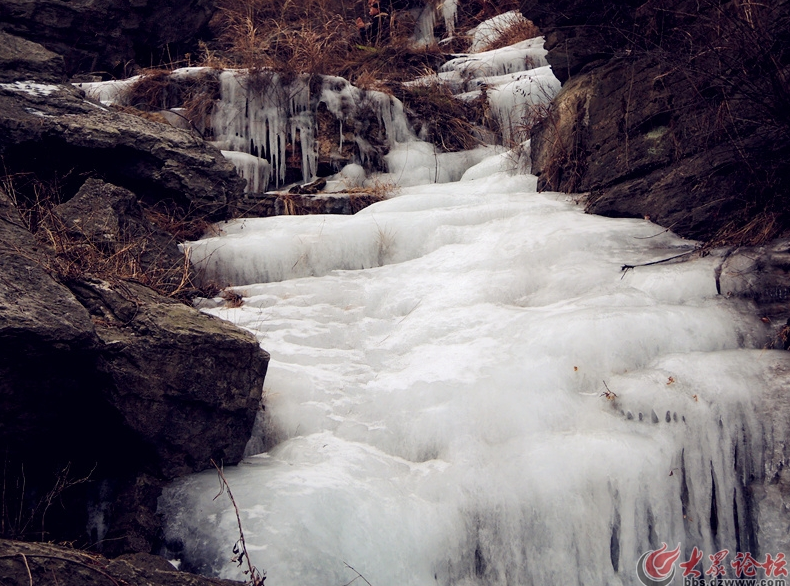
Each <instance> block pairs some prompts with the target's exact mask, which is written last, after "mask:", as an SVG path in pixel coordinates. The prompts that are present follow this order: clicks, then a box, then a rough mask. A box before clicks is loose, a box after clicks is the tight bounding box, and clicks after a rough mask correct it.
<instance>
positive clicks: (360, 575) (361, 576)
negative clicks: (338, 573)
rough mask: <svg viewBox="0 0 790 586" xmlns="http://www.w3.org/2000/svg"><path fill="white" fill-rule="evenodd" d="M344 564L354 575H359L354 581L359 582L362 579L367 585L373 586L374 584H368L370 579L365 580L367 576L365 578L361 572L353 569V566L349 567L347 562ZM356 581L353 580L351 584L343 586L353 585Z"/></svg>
mask: <svg viewBox="0 0 790 586" xmlns="http://www.w3.org/2000/svg"><path fill="white" fill-rule="evenodd" d="M343 564H344V565H345V566H346V567H347V568H348V569H349V570H351V571H352V572H354V573H355V574H356V575H357V577H356V578H354V580H358V579H359V578H362V579H363V580H364V581H365V584H367V585H368V586H373V584H371V583H370V582H368V579H367V578H365V576H363V575H362V574H360V573H359V572H357V571H356V570H355V569H354V568H352V567H351V566H349V565H348V563H347V562H343ZM354 580H351V582H347V583H345V584H343V586H349V584H351V583H352V582H354Z"/></svg>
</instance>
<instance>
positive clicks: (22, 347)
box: [0, 182, 268, 553]
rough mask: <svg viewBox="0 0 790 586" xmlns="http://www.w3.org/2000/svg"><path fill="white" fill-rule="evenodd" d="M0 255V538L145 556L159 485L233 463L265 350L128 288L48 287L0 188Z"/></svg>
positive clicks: (48, 262)
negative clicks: (0, 503) (0, 462)
mask: <svg viewBox="0 0 790 586" xmlns="http://www.w3.org/2000/svg"><path fill="white" fill-rule="evenodd" d="M92 187H93V188H94V189H98V190H99V191H101V189H102V188H105V190H108V191H113V189H114V190H115V192H116V193H115V195H116V196H119V197H118V198H117V199H116V200H115V201H116V202H117V201H119V200H120V201H124V196H126V199H128V193H124V192H123V191H120V193H118V190H117V188H112V186H106V185H102V184H100V183H98V182H93V183H92ZM126 203H127V204H130V205H131V202H129V201H126ZM79 207H80V206H79V205H76V204H75V205H74V206H71V209H67V210H66V211H68V212H69V214H74V213H75V209H78V208H79ZM132 207H133V206H132ZM98 210H99V212H100V215H101V212H102V211H103V212H106V213H105V214H104V216H106V218H105V219H110V220H112V221H115V222H118V217H116V216H113V215H112V214H110V213H109V212H108V210H107V209H104V210H102V208H101V206H98ZM113 211H115V210H113ZM61 212H62V213H64V217H67V218H72V219H74V218H75V215H68V214H66V213H65V212H64V210H61ZM87 219H90V216H88V218H87ZM94 219H95V218H94ZM112 221H111V222H110V224H112ZM85 223H86V224H88V223H89V222H88V221H86V222H85ZM123 223H124V222H123V221H120V222H118V224H123ZM95 225H96V224H94V226H95ZM99 232H100V230H99ZM52 233H53V234H54V232H52ZM0 252H2V254H0V317H2V319H0V397H2V400H3V410H2V412H0V451H1V452H2V453H3V454H4V458H5V460H4V461H5V464H4V468H3V470H4V472H3V476H4V478H3V483H4V486H5V487H6V490H5V492H4V507H5V509H4V510H5V513H4V514H5V515H6V520H7V521H8V522H7V523H4V525H3V530H4V532H5V534H6V535H10V536H14V537H20V538H28V539H30V538H39V539H44V540H70V541H75V542H76V543H78V544H82V545H87V544H97V543H99V545H98V547H99V548H100V549H101V548H103V550H104V551H105V552H111V553H120V552H124V551H151V550H152V549H153V548H155V546H156V545H157V543H158V540H159V538H160V528H159V520H158V518H157V517H156V501H157V498H158V496H159V493H160V491H161V488H162V486H163V485H164V483H165V482H167V481H168V480H171V479H173V478H175V477H177V476H179V475H182V474H187V473H190V472H197V471H200V470H204V469H207V468H209V467H210V466H211V463H210V460H211V459H212V458H213V459H215V460H216V461H218V462H224V463H226V464H233V463H236V462H238V461H239V460H240V459H241V457H242V455H243V452H244V448H245V445H246V443H247V440H248V438H249V436H250V434H251V431H252V426H253V423H254V420H255V416H256V413H257V411H258V408H259V402H260V398H261V392H262V387H263V380H264V377H265V374H266V366H267V364H268V355H267V354H266V353H265V352H264V351H262V350H261V349H260V347H259V345H258V342H257V340H256V339H255V337H254V336H252V335H251V334H249V333H247V332H244V331H242V330H240V329H238V328H236V327H235V326H233V325H232V324H229V323H227V322H224V321H222V320H219V319H216V318H212V317H209V316H207V315H205V314H201V313H199V312H198V311H197V310H195V309H193V308H191V307H188V306H186V305H183V304H180V303H177V302H175V301H173V300H171V299H168V298H165V297H162V296H160V295H157V294H156V293H154V292H153V291H151V290H150V289H148V288H146V287H144V286H142V285H140V284H139V283H135V282H132V281H122V280H118V279H116V280H115V281H114V282H113V283H112V284H109V283H107V282H104V281H100V280H97V279H91V278H86V277H83V278H76V277H73V278H70V279H64V282H65V283H66V284H65V285H64V284H62V283H60V282H58V281H57V280H56V279H55V278H54V277H53V276H52V275H53V274H58V272H59V269H60V268H61V266H60V265H59V264H57V262H56V261H57V260H58V259H57V258H56V257H55V256H53V255H52V254H51V253H50V252H49V250H48V249H47V247H46V245H45V244H43V243H42V242H40V241H39V240H37V239H35V238H34V237H33V236H32V235H31V233H30V232H29V231H28V230H27V226H26V225H25V223H24V221H23V219H22V218H21V217H20V215H19V214H18V213H17V209H16V207H15V205H14V203H13V201H12V198H11V197H9V196H8V195H7V194H5V192H2V191H0Z"/></svg>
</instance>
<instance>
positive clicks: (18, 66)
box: [0, 30, 65, 83]
mask: <svg viewBox="0 0 790 586" xmlns="http://www.w3.org/2000/svg"><path fill="white" fill-rule="evenodd" d="M64 76H65V72H64V64H63V57H61V56H60V55H57V54H56V53H53V52H52V51H48V50H46V49H45V48H44V47H42V46H41V45H39V44H37V43H31V42H30V41H26V40H25V39H21V38H19V37H15V36H13V35H9V34H8V33H6V32H3V31H2V30H0V82H8V81H17V80H28V79H35V80H38V81H44V82H54V83H58V82H60V81H63V78H64Z"/></svg>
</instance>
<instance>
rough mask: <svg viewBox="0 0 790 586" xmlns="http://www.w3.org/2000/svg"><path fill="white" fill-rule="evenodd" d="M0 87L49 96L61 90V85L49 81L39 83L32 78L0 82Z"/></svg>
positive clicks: (33, 94)
mask: <svg viewBox="0 0 790 586" xmlns="http://www.w3.org/2000/svg"><path fill="white" fill-rule="evenodd" d="M0 88H3V89H4V90H11V91H12V92H22V93H25V94H30V95H31V96H48V95H50V94H52V93H54V92H56V91H58V90H60V86H57V85H53V84H49V83H39V82H36V81H32V80H31V81H13V82H10V83H0Z"/></svg>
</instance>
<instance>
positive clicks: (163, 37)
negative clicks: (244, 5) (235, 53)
mask: <svg viewBox="0 0 790 586" xmlns="http://www.w3.org/2000/svg"><path fill="white" fill-rule="evenodd" d="M215 10H216V8H215V2H214V0H158V1H149V0H134V1H132V2H129V1H127V0H79V1H75V2H64V1H63V0H3V2H1V3H0V28H2V29H4V30H6V31H8V32H9V33H11V34H14V35H18V36H21V37H24V38H26V39H28V40H31V41H34V42H37V43H41V44H42V45H44V46H45V47H46V48H47V49H49V50H51V51H54V52H55V53H58V54H60V55H63V57H65V59H66V67H67V71H68V73H69V74H73V73H77V72H106V73H110V74H113V75H116V76H119V75H122V74H124V73H127V72H128V71H129V70H130V69H131V67H132V65H133V64H134V63H135V61H136V62H137V63H138V64H139V65H140V66H142V67H148V66H151V65H159V64H160V63H162V62H169V61H171V60H174V59H179V58H182V57H183V52H184V51H185V50H187V51H188V50H189V49H190V48H194V47H195V45H196V38H197V37H198V36H199V35H200V34H201V33H202V32H204V31H205V29H206V27H207V25H208V22H209V20H210V19H211V17H212V16H213V14H214V12H215Z"/></svg>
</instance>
